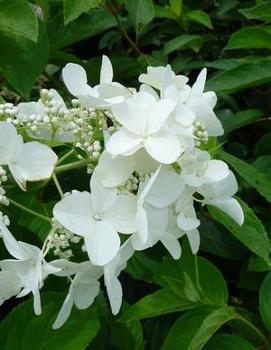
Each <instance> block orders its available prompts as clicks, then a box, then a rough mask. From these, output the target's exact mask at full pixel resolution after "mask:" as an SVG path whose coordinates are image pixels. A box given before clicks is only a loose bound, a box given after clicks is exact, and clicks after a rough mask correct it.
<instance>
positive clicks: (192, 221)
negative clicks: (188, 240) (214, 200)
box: [177, 213, 200, 231]
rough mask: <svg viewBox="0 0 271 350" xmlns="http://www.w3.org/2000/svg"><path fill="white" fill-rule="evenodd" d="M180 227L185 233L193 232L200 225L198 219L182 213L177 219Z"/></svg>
mask: <svg viewBox="0 0 271 350" xmlns="http://www.w3.org/2000/svg"><path fill="white" fill-rule="evenodd" d="M177 223H178V227H179V228H180V229H181V230H183V231H191V230H193V229H195V228H196V227H198V226H199V225H200V221H199V220H198V219H197V218H196V217H191V216H186V215H184V214H183V213H180V214H179V215H178V217H177Z"/></svg>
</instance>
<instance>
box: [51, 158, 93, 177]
mask: <svg viewBox="0 0 271 350" xmlns="http://www.w3.org/2000/svg"><path fill="white" fill-rule="evenodd" d="M90 162H91V160H89V159H82V160H78V161H77V162H72V163H69V164H64V165H59V166H57V167H56V168H55V173H56V174H59V173H63V172H64V171H68V170H72V169H78V168H81V167H83V166H85V165H87V164H89V163H90Z"/></svg>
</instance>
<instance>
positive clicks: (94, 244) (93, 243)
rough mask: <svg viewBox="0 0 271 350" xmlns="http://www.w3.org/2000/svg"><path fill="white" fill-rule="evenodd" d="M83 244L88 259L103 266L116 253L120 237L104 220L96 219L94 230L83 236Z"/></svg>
mask: <svg viewBox="0 0 271 350" xmlns="http://www.w3.org/2000/svg"><path fill="white" fill-rule="evenodd" d="M85 244H86V248H87V253H88V256H89V259H90V261H91V262H92V263H93V264H94V265H98V266H103V265H106V264H108V263H109V262H110V261H111V260H112V259H114V257H115V256H116V255H117V253H118V251H119V247H120V238H119V235H118V233H117V231H116V230H115V229H114V227H112V226H111V225H109V224H108V223H106V222H103V221H97V222H96V225H95V230H94V231H93V232H92V233H91V235H88V236H86V237H85Z"/></svg>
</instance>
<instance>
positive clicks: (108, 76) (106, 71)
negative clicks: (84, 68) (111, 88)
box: [100, 55, 113, 84]
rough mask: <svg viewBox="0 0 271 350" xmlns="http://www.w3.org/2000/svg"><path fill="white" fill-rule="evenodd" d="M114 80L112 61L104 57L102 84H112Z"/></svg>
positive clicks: (101, 73) (101, 74)
mask: <svg viewBox="0 0 271 350" xmlns="http://www.w3.org/2000/svg"><path fill="white" fill-rule="evenodd" d="M112 80H113V68H112V64H111V62H110V59H109V58H108V57H107V56H105V55H103V58H102V67H101V72H100V84H110V83H112Z"/></svg>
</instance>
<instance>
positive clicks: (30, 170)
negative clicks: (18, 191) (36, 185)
mask: <svg viewBox="0 0 271 350" xmlns="http://www.w3.org/2000/svg"><path fill="white" fill-rule="evenodd" d="M56 162H57V155H56V154H55V152H54V151H52V150H51V149H50V148H49V147H48V146H46V145H43V144H41V143H39V142H35V141H33V142H28V143H25V144H24V145H23V146H22V148H21V150H20V152H19V153H18V154H17V156H16V159H14V161H13V162H12V163H10V164H9V168H10V171H11V173H12V175H13V177H14V179H15V180H16V182H17V183H18V185H19V186H20V187H21V188H22V189H23V190H25V189H26V187H25V185H26V181H40V180H44V179H48V178H50V177H51V175H52V173H53V170H54V166H55V164H56Z"/></svg>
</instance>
